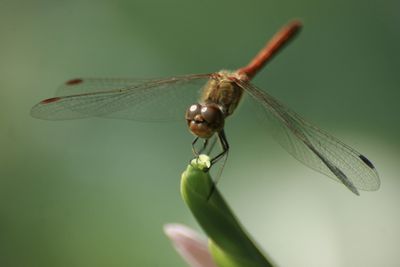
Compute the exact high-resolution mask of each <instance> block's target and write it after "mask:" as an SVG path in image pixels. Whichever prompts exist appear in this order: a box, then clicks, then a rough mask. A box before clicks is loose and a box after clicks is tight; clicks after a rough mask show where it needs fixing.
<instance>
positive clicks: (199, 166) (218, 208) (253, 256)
mask: <svg viewBox="0 0 400 267" xmlns="http://www.w3.org/2000/svg"><path fill="white" fill-rule="evenodd" d="M208 166H209V158H208V157H206V156H203V155H202V156H201V157H200V158H199V159H195V160H193V161H192V162H191V164H189V166H188V167H187V169H186V171H185V172H184V173H183V174H182V180H181V194H182V197H183V199H184V201H185V202H186V204H187V205H188V207H189V208H190V210H191V212H192V213H193V215H194V217H195V218H196V220H197V221H198V223H199V224H200V225H201V227H202V228H203V230H204V231H205V232H206V234H207V235H208V237H209V242H210V243H209V247H210V251H211V253H212V255H213V257H214V260H215V261H216V263H217V264H218V266H223V267H225V266H226V267H228V266H229V267H239V266H240V267H253V266H254V267H255V266H273V265H272V264H271V262H270V261H269V260H267V258H266V257H265V256H264V255H263V254H262V253H261V252H260V250H259V249H258V248H257V246H256V245H255V244H254V242H253V241H252V240H251V239H250V237H249V236H248V234H247V233H246V232H245V231H244V230H243V228H242V227H241V225H240V223H239V222H238V221H237V219H236V218H235V216H234V214H233V213H232V211H231V209H230V208H229V206H228V205H227V204H226V202H225V200H224V199H223V197H222V196H221V194H220V192H219V191H218V189H217V188H215V187H213V181H212V179H211V177H210V175H209V172H208V171H207V169H208ZM211 190H213V191H212V194H211V195H210V192H211Z"/></svg>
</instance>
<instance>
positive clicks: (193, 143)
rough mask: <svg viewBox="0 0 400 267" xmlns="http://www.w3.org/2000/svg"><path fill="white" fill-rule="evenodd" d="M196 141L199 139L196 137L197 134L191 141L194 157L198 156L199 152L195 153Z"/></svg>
mask: <svg viewBox="0 0 400 267" xmlns="http://www.w3.org/2000/svg"><path fill="white" fill-rule="evenodd" d="M197 141H199V137H198V136H197V137H196V138H195V139H194V140H193V142H192V151H193V154H194V155H195V156H196V157H198V156H199V153H197V151H196V147H195V145H196V143H197Z"/></svg>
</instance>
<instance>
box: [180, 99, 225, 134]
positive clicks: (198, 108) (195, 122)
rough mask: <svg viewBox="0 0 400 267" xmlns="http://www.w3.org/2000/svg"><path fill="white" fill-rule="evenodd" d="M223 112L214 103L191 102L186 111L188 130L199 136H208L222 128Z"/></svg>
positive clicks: (223, 121)
mask: <svg viewBox="0 0 400 267" xmlns="http://www.w3.org/2000/svg"><path fill="white" fill-rule="evenodd" d="M224 117H225V116H224V114H223V113H222V110H221V109H220V107H219V106H218V105H216V104H213V103H211V104H203V105H201V104H198V103H197V104H193V105H191V106H190V107H189V108H188V109H187V111H186V115H185V118H186V121H187V124H188V127H189V130H190V131H191V132H192V133H193V134H194V135H196V136H198V137H201V138H206V139H207V138H210V137H211V136H212V135H213V134H214V133H215V132H219V131H221V130H222V129H223V128H224V123H225V120H224Z"/></svg>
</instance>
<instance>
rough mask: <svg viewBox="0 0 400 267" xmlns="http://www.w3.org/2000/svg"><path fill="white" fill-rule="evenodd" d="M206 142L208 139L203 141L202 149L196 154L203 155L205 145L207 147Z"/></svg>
mask: <svg viewBox="0 0 400 267" xmlns="http://www.w3.org/2000/svg"><path fill="white" fill-rule="evenodd" d="M208 140H209V139H204V142H203V147H202V148H201V149H200V150H199V151H198V154H203V152H204V150H206V148H207V145H208Z"/></svg>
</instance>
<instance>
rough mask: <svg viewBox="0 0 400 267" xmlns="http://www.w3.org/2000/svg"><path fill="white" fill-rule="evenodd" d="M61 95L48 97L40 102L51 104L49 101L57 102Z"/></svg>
mask: <svg viewBox="0 0 400 267" xmlns="http://www.w3.org/2000/svg"><path fill="white" fill-rule="evenodd" d="M60 99H61V97H52V98H47V99H45V100H42V101H41V102H40V104H49V103H53V102H57V101H58V100H60Z"/></svg>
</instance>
